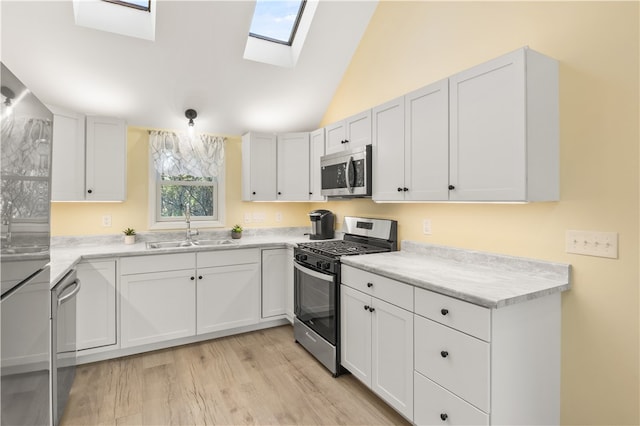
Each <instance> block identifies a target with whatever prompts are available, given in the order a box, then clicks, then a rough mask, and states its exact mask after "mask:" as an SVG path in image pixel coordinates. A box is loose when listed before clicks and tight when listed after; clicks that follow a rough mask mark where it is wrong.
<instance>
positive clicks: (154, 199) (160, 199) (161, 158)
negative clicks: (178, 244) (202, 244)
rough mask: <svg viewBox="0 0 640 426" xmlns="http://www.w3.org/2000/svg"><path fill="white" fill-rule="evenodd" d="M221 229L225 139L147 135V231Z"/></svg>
mask: <svg viewBox="0 0 640 426" xmlns="http://www.w3.org/2000/svg"><path fill="white" fill-rule="evenodd" d="M187 206H188V207H189V211H190V216H191V217H190V220H191V222H192V226H195V227H221V226H224V139H223V138H217V137H212V136H208V135H198V136H196V137H191V136H188V135H179V134H176V133H174V132H160V131H150V132H149V222H150V223H149V227H150V229H176V228H178V229H179V228H182V227H184V223H185V209H186V207H187Z"/></svg>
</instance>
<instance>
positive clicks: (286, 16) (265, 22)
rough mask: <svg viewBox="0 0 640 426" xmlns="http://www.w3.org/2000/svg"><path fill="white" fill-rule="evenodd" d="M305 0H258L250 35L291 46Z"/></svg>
mask: <svg viewBox="0 0 640 426" xmlns="http://www.w3.org/2000/svg"><path fill="white" fill-rule="evenodd" d="M305 3H306V1H305V0H257V1H256V8H255V11H254V13H253V20H252V21H251V28H250V29H249V35H250V36H252V37H257V38H261V39H263V40H268V41H272V42H275V43H282V44H286V45H289V46H291V44H292V43H293V39H294V37H295V35H296V30H297V28H298V24H299V23H300V18H301V16H302V12H303V11H304V6H305Z"/></svg>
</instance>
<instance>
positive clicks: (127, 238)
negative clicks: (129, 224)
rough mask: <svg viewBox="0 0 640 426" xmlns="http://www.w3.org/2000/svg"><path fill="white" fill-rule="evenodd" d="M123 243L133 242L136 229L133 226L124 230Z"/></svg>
mask: <svg viewBox="0 0 640 426" xmlns="http://www.w3.org/2000/svg"><path fill="white" fill-rule="evenodd" d="M122 232H123V233H124V243H125V244H135V242H136V230H135V229H133V228H127V229H125V230H124V231H122Z"/></svg>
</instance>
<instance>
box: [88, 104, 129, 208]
mask: <svg viewBox="0 0 640 426" xmlns="http://www.w3.org/2000/svg"><path fill="white" fill-rule="evenodd" d="M86 132H87V137H86V200H87V201H125V200H126V189H127V188H126V186H127V179H126V176H127V133H126V132H127V131H126V125H125V122H124V120H119V119H114V118H108V117H91V116H89V117H87V129H86Z"/></svg>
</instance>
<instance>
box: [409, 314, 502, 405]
mask: <svg viewBox="0 0 640 426" xmlns="http://www.w3.org/2000/svg"><path fill="white" fill-rule="evenodd" d="M414 330H415V353H414V359H415V369H416V371H418V372H419V373H421V374H423V375H425V376H426V377H428V378H429V379H431V380H433V381H434V382H436V383H438V384H439V385H441V386H442V387H444V388H446V389H448V390H449V391H451V392H453V393H455V394H456V395H458V396H459V397H460V398H462V399H464V400H465V401H468V402H470V403H471V404H473V405H475V406H476V407H478V408H480V409H481V410H483V411H486V412H488V411H489V356H490V350H489V343H487V342H483V341H482V340H479V339H476V338H475V337H472V336H469V335H467V334H464V333H460V332H459V331H456V330H453V329H451V328H449V327H445V326H444V325H441V324H438V323H437V322H434V321H431V320H429V319H426V318H422V317H420V316H417V315H414Z"/></svg>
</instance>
